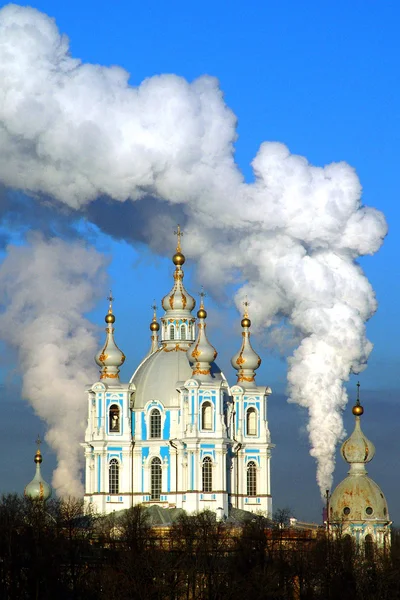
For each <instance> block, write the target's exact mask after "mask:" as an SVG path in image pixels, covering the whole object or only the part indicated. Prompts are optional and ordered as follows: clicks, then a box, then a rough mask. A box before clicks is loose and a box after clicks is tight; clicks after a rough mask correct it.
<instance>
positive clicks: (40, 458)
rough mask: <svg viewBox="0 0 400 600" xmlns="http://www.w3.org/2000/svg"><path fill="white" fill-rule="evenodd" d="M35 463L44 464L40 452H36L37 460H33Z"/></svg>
mask: <svg viewBox="0 0 400 600" xmlns="http://www.w3.org/2000/svg"><path fill="white" fill-rule="evenodd" d="M33 460H34V461H35V463H39V464H40V463H41V462H42V460H43V459H42V453H41V452H40V450H36V454H35V458H34V459H33Z"/></svg>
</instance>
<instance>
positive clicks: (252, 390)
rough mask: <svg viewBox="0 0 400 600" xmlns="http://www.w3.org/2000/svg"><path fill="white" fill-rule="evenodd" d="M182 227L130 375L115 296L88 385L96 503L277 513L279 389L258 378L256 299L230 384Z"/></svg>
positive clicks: (88, 480)
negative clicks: (273, 471) (273, 421)
mask: <svg viewBox="0 0 400 600" xmlns="http://www.w3.org/2000/svg"><path fill="white" fill-rule="evenodd" d="M177 235H178V244H177V248H176V253H175V254H174V256H173V259H172V260H173V264H174V265H175V270H174V273H173V285H172V289H171V291H170V292H169V293H168V294H167V295H166V296H164V298H163V300H162V307H163V310H164V314H163V316H162V317H161V319H160V323H159V322H158V320H157V317H156V313H154V317H153V320H152V322H151V323H150V331H151V347H150V350H149V352H148V354H147V355H146V356H145V357H144V358H143V360H142V361H141V363H140V364H139V365H138V367H137V369H136V370H135V372H134V373H133V375H132V377H131V379H130V381H128V382H126V383H124V382H122V381H121V380H120V375H119V373H120V371H119V368H120V367H121V365H122V364H123V362H124V360H125V356H124V354H123V353H122V352H121V350H120V349H119V348H118V346H117V345H116V342H115V340H114V323H115V316H114V314H113V306H112V298H111V297H110V306H109V309H108V313H107V315H106V317H105V321H106V324H107V327H106V340H105V344H104V346H103V348H102V349H101V351H100V352H99V353H98V354H97V356H96V362H97V364H98V365H99V367H100V378H99V381H97V382H95V383H94V384H93V385H91V386H90V388H89V389H88V390H87V393H88V424H87V429H86V433H85V443H84V444H82V445H83V446H84V448H85V502H86V505H87V506H90V507H93V508H94V509H95V510H96V511H97V512H99V513H110V512H112V511H116V510H120V509H126V508H129V507H131V506H134V505H136V504H144V505H146V504H147V505H150V504H157V505H159V506H162V507H165V508H183V509H185V510H186V511H187V512H188V513H193V512H196V511H201V510H204V509H209V510H212V511H214V512H215V513H216V514H217V516H218V518H224V516H227V515H228V514H229V509H230V507H234V508H240V509H244V510H247V511H251V512H262V513H263V514H266V515H269V516H271V515H272V497H271V484H270V460H271V449H272V447H273V445H272V444H271V438H270V432H269V429H268V418H267V409H268V396H269V395H270V394H271V389H270V388H269V387H265V386H258V385H257V384H256V381H255V370H256V369H257V368H258V367H259V366H260V363H261V360H260V357H259V356H258V355H257V353H256V352H255V351H254V350H253V348H252V346H251V342H250V326H251V322H250V319H249V315H248V304H247V303H245V306H244V309H245V310H244V316H243V319H242V321H241V326H242V336H241V337H242V339H241V344H240V342H239V340H238V347H239V346H240V348H239V350H238V352H237V353H236V354H235V355H234V356H233V358H232V361H231V362H232V366H233V368H234V369H235V370H236V371H237V380H236V383H234V384H233V385H230V384H229V383H228V381H227V379H226V377H225V375H224V374H223V373H222V371H221V370H220V369H219V367H218V366H217V364H216V363H215V359H216V356H217V352H216V350H215V349H214V347H213V346H212V345H211V343H210V342H209V340H208V338H207V334H206V321H207V312H206V310H205V307H204V294H201V301H200V307H199V310H198V311H197V318H196V316H195V315H194V314H193V311H194V308H195V304H196V301H195V299H194V298H192V296H190V294H189V293H188V292H187V291H186V289H185V287H184V285H183V277H184V272H183V264H184V262H185V256H184V255H183V254H182V251H181V232H180V229H179V227H178V232H177Z"/></svg>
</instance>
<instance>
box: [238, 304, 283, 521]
mask: <svg viewBox="0 0 400 600" xmlns="http://www.w3.org/2000/svg"><path fill="white" fill-rule="evenodd" d="M248 306H249V303H248V302H247V300H246V302H245V303H244V315H243V319H242V321H241V326H242V345H241V347H240V350H239V352H237V353H236V354H235V355H234V357H233V358H232V361H231V362H232V366H233V368H234V369H236V371H237V383H236V385H234V386H232V388H231V393H232V398H233V403H234V407H233V415H232V418H233V423H232V438H233V440H234V444H233V446H232V490H231V498H232V505H233V506H235V507H236V508H241V509H243V510H248V511H252V512H257V511H262V512H264V513H265V514H267V515H268V516H269V517H271V516H272V495H271V478H270V462H271V450H272V448H273V444H271V436H270V432H269V428H268V416H267V410H268V396H270V395H271V394H272V390H271V388H270V387H263V386H258V385H257V384H256V381H255V377H256V373H255V371H256V370H257V369H258V367H259V366H260V364H261V359H260V357H259V356H258V354H257V353H256V352H255V351H254V349H253V348H252V345H251V342H250V327H251V321H250V319H249V314H248Z"/></svg>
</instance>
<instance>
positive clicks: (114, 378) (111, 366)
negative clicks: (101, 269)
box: [95, 292, 125, 383]
mask: <svg viewBox="0 0 400 600" xmlns="http://www.w3.org/2000/svg"><path fill="white" fill-rule="evenodd" d="M113 300H114V298H113V297H112V295H111V292H110V296H109V297H108V301H109V307H108V312H107V314H106V316H105V319H104V320H105V322H106V323H107V327H106V341H105V344H104V346H103V348H102V349H101V350H100V352H98V353H97V354H96V357H95V361H96V363H97V364H98V365H99V367H101V371H100V379H101V380H104V381H106V382H107V380H109V382H110V383H117V382H119V368H118V367H120V366H121V365H122V364H123V363H124V361H125V355H124V353H123V352H121V350H120V349H119V348H118V346H117V344H116V343H115V341H114V327H113V325H114V323H115V316H114V313H113V306H112V303H113Z"/></svg>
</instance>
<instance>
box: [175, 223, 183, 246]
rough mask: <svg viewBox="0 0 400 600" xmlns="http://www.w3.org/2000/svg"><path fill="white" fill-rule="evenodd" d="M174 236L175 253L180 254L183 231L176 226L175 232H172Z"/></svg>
mask: <svg viewBox="0 0 400 600" xmlns="http://www.w3.org/2000/svg"><path fill="white" fill-rule="evenodd" d="M174 234H175V235H176V236H177V241H176V251H177V252H181V237H183V231H181V226H180V225H178V227H177V230H176V231H174Z"/></svg>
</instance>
